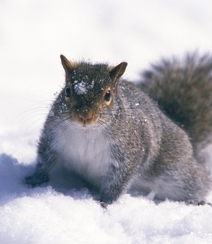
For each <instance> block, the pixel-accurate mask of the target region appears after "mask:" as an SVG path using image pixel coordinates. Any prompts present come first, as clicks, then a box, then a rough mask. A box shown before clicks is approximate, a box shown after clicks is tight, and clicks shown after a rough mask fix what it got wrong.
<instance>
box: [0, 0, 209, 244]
mask: <svg viewBox="0 0 212 244" xmlns="http://www.w3.org/2000/svg"><path fill="white" fill-rule="evenodd" d="M0 14H1V22H0V53H1V55H0V63H1V65H0V101H1V103H0V114H1V119H0V243H2V244H11V243H18V244H19V243H22V244H24V243H27V244H29V243H36V244H37V243H39V244H42V243H45V244H46V243H60V244H61V243H148V244H150V243H154V244H155V243H156V244H159V243H161V244H166V243H167V244H170V243H171V244H172V243H174V244H175V243H186V244H187V243H192V244H200V243H201V244H208V243H211V240H212V208H211V207H210V206H209V205H204V206H198V207H195V206H187V205H185V204H183V203H179V202H171V201H168V200H166V201H164V202H162V203H156V202H154V201H152V200H150V199H148V198H147V197H143V196H131V195H129V194H123V195H122V196H121V198H120V199H119V200H118V201H117V202H116V203H114V204H112V205H111V206H109V207H108V208H107V209H103V208H101V207H100V205H99V204H98V202H96V201H95V200H94V198H93V195H92V194H91V192H90V191H89V190H88V189H86V187H85V185H84V184H83V183H82V182H79V181H77V179H72V178H71V179H70V175H69V174H68V172H66V171H65V170H63V169H58V171H57V172H56V173H55V174H54V175H53V177H52V179H51V181H50V183H49V184H46V185H43V186H42V187H37V188H34V189H31V188H28V187H26V186H25V185H24V184H23V178H24V176H26V175H29V174H30V173H32V172H33V170H34V167H35V158H36V144H37V141H38V138H39V134H40V130H41V128H42V125H43V123H44V121H45V117H46V115H47V113H48V111H49V109H50V105H51V103H52V101H53V100H54V98H55V95H53V94H55V92H59V91H60V89H61V87H62V86H63V85H64V84H65V81H64V70H63V68H62V66H61V64H60V59H59V55H60V54H64V55H66V56H67V57H68V58H70V59H71V60H73V61H78V60H85V61H89V62H109V63H110V64H111V65H117V64H119V63H120V62H122V61H127V62H128V68H127V70H126V72H125V74H124V77H125V78H129V79H133V80H136V79H138V77H139V73H140V72H141V70H142V68H146V67H148V65H149V63H150V62H154V61H157V60H158V59H160V58H161V57H168V56H171V55H173V54H175V55H178V56H181V57H182V56H183V55H184V53H185V52H186V51H193V50H199V52H200V53H204V52H206V51H211V43H212V36H211V29H212V3H211V1H209V0H202V1H193V0H187V1H184V0H178V1H168V0H163V1H160V0H159V1H158V0H152V1H145V0H132V1H126V0H124V1H121V0H116V1H114V0H108V1H95V0H89V1H82V0H78V1H75V2H73V1H72V2H71V1H68V0H61V1H50V0H45V1H42V2H41V1H36V0H31V1H26V0H20V1H15V0H7V1H1V2H0ZM149 197H150V198H151V196H149ZM209 201H211V202H212V194H210V195H209Z"/></svg>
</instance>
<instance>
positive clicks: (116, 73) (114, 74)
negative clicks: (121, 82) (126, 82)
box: [110, 62, 127, 80]
mask: <svg viewBox="0 0 212 244" xmlns="http://www.w3.org/2000/svg"><path fill="white" fill-rule="evenodd" d="M126 67H127V63H126V62H122V63H120V64H119V65H117V66H116V67H113V68H112V69H111V70H110V78H111V79H112V80H117V79H119V78H120V77H121V76H122V75H123V74H124V71H125V69H126Z"/></svg>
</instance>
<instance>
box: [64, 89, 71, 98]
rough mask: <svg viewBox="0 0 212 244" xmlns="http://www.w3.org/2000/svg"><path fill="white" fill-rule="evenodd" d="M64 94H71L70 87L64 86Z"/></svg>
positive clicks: (68, 95)
mask: <svg viewBox="0 0 212 244" xmlns="http://www.w3.org/2000/svg"><path fill="white" fill-rule="evenodd" d="M65 96H66V97H70V96H71V89H70V87H66V89H65Z"/></svg>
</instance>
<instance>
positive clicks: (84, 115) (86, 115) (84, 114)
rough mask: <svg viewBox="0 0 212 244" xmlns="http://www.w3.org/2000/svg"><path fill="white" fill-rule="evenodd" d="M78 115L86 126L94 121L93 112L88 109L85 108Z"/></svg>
mask: <svg viewBox="0 0 212 244" xmlns="http://www.w3.org/2000/svg"><path fill="white" fill-rule="evenodd" d="M78 117H79V120H80V121H81V122H82V123H83V125H84V126H85V125H86V124H88V123H90V122H91V121H92V113H91V112H89V110H88V109H83V110H82V111H81V112H80V113H79V115H78Z"/></svg>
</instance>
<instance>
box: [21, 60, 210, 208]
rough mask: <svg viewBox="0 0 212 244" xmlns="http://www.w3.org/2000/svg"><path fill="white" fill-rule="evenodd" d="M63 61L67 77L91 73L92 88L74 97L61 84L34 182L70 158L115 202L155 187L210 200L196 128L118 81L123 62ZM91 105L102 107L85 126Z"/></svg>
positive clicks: (159, 194) (183, 197) (105, 199)
mask: <svg viewBox="0 0 212 244" xmlns="http://www.w3.org/2000/svg"><path fill="white" fill-rule="evenodd" d="M62 61H63V65H64V66H65V70H66V85H67V84H69V83H71V84H72V85H74V84H76V82H75V83H74V81H71V80H72V78H71V77H72V76H73V74H74V79H75V80H76V77H75V76H76V73H77V72H79V71H80V75H78V81H79V77H81V78H80V79H83V78H82V77H86V85H85V87H89V90H88V94H82V95H81V94H75V93H74V89H73V94H72V97H71V98H70V101H69V102H67V101H66V100H65V95H64V94H65V88H64V89H63V90H62V91H61V93H60V94H59V96H58V97H57V99H56V100H55V102H54V104H53V105H52V109H51V111H50V113H49V115H48V117H47V120H46V123H45V125H44V129H43V132H42V135H41V138H40V142H39V146H38V164H37V168H36V171H35V173H34V174H33V175H32V176H29V177H27V178H26V182H27V183H28V184H30V185H32V186H37V185H40V184H42V183H43V182H46V181H48V179H49V175H50V172H51V170H52V169H53V167H54V166H55V165H57V164H64V165H65V166H66V167H68V168H69V170H71V171H74V172H76V173H77V174H79V175H80V176H81V177H82V178H84V179H85V180H86V181H88V182H89V183H90V184H93V185H94V186H96V187H97V188H98V189H99V192H100V201H101V202H102V203H103V204H110V203H112V202H114V201H115V200H116V199H117V198H118V197H119V196H120V195H121V193H122V192H123V191H124V190H126V189H136V190H138V191H142V192H145V193H149V192H151V191H153V192H155V194H156V198H158V199H165V198H169V199H173V200H177V201H193V202H201V201H204V200H205V198H206V196H207V193H208V192H209V190H210V188H211V179H210V176H209V173H208V172H207V170H206V168H205V167H204V165H203V164H201V163H199V162H198V161H197V158H195V156H194V152H193V147H192V144H191V143H190V140H189V137H188V135H187V134H186V132H185V131H184V130H182V129H181V128H180V127H179V126H178V125H177V124H176V123H175V122H172V121H171V120H170V119H169V118H168V117H167V116H166V115H165V114H164V113H163V112H162V111H161V110H160V109H159V108H158V107H157V105H156V103H155V102H154V101H153V100H152V99H151V98H150V97H149V96H147V95H146V94H145V93H144V92H143V91H141V89H139V88H137V87H136V86H135V85H134V84H133V83H130V82H127V81H124V80H120V81H118V80H119V77H120V76H121V74H122V73H123V70H122V71H120V69H121V68H122V67H121V66H120V67H121V68H120V67H119V66H117V67H118V68H117V67H115V69H113V71H111V68H108V67H107V66H105V65H98V66H95V65H94V66H93V65H91V64H86V63H79V64H77V68H76V67H75V66H74V65H73V66H74V67H75V68H72V67H71V65H72V64H71V63H68V61H67V60H66V59H65V58H64V59H62ZM125 67H126V66H125ZM123 69H125V68H123ZM73 70H74V71H73ZM73 72H74V73H73ZM96 74H98V75H96ZM99 77H101V79H100V78H99ZM150 77H152V76H150ZM161 79H162V80H161V82H163V78H161ZM185 82H187V81H186V80H185ZM117 83H118V85H117ZM91 84H92V86H91ZM165 85H166V84H164V86H165ZM108 86H109V87H113V93H112V102H111V104H110V105H109V106H105V107H104V106H103V107H101V108H100V107H98V106H99V104H100V101H101V99H102V96H103V94H104V90H105V89H107V87H108ZM116 86H117V88H116ZM140 86H141V87H142V85H140ZM145 86H146V87H148V84H146V85H145ZM151 86H152V87H154V84H151ZM77 88H78V87H77ZM145 89H146V90H145V91H146V92H147V93H148V89H147V88H145ZM182 89H183V88H182ZM81 92H82V93H86V92H84V90H81ZM155 92H156V91H155ZM161 96H162V95H161ZM78 105H79V107H77V106H78ZM82 107H83V109H82ZM85 108H86V110H88V111H89V112H87V113H90V112H93V111H94V112H95V115H97V119H96V120H95V121H94V122H93V123H91V124H88V125H84V126H83V125H82V124H80V123H78V122H77V121H76V120H75V117H74V116H75V114H78V113H81V114H83V113H85ZM83 116H84V115H83ZM86 116H87V117H88V115H87V114H86ZM86 116H84V121H85V120H86V121H87V117H86ZM89 116H90V115H89Z"/></svg>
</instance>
